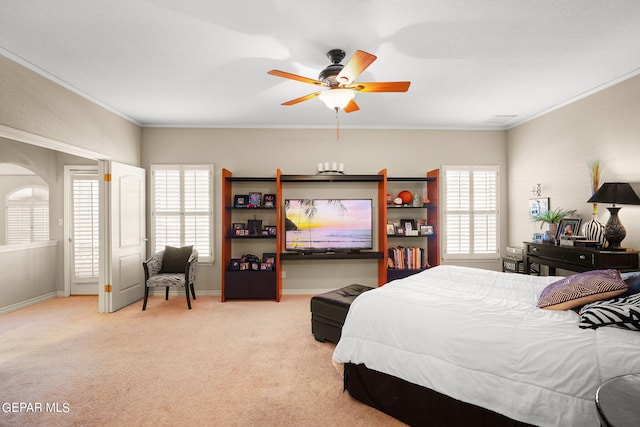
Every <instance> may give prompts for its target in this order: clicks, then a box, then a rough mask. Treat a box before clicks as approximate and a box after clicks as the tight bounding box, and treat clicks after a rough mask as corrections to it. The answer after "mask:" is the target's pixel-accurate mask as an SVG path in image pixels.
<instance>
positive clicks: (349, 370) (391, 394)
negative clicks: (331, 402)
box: [344, 363, 530, 427]
mask: <svg viewBox="0 0 640 427" xmlns="http://www.w3.org/2000/svg"><path fill="white" fill-rule="evenodd" d="M344 389H345V390H347V391H348V392H349V394H350V395H351V397H353V398H354V399H356V400H359V401H360V402H362V403H365V404H366V405H369V406H371V407H373V408H376V409H378V410H380V411H382V412H384V413H385V414H388V415H391V416H392V417H394V418H396V419H398V420H400V421H402V422H404V423H406V424H408V425H410V426H447V427H449V426H461V427H462V426H464V427H467V426H478V427H485V426H486V427H507V426H508V427H516V426H517V427H524V426H530V424H526V423H522V422H519V421H515V420H512V419H510V418H507V417H505V416H504V415H500V414H498V413H496V412H493V411H490V410H488V409H485V408H481V407H479V406H475V405H471V404H469V403H465V402H461V401H459V400H456V399H453V398H451V397H449V396H446V395H444V394H441V393H438V392H435V391H433V390H430V389H428V388H426V387H422V386H419V385H416V384H413V383H410V382H408V381H405V380H403V379H400V378H396V377H394V376H391V375H388V374H384V373H381V372H378V371H374V370H371V369H369V368H367V367H366V366H365V365H362V364H359V365H356V364H352V363H345V364H344ZM496 398H499V397H498V396H496Z"/></svg>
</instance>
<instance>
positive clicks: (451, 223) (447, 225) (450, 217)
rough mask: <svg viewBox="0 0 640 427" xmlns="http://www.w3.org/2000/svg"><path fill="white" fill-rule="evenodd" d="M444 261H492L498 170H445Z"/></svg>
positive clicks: (495, 242) (495, 246)
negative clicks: (484, 259)
mask: <svg viewBox="0 0 640 427" xmlns="http://www.w3.org/2000/svg"><path fill="white" fill-rule="evenodd" d="M443 172H444V173H443V176H444V190H445V195H444V201H445V206H444V210H443V216H444V234H443V235H444V237H443V238H442V240H443V247H444V254H443V256H444V257H449V258H459V259H462V258H465V259H473V258H495V257H497V256H498V255H499V247H498V242H499V239H498V229H499V228H498V224H499V215H498V167H497V166H444V167H443Z"/></svg>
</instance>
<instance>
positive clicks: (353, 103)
mask: <svg viewBox="0 0 640 427" xmlns="http://www.w3.org/2000/svg"><path fill="white" fill-rule="evenodd" d="M359 109H360V107H359V106H358V104H356V101H355V100H354V99H352V100H351V101H349V103H348V104H347V105H346V106H345V107H344V108H343V110H344V112H345V113H353V112H354V111H358V110H359Z"/></svg>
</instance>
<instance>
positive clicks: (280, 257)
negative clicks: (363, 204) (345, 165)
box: [221, 169, 440, 302]
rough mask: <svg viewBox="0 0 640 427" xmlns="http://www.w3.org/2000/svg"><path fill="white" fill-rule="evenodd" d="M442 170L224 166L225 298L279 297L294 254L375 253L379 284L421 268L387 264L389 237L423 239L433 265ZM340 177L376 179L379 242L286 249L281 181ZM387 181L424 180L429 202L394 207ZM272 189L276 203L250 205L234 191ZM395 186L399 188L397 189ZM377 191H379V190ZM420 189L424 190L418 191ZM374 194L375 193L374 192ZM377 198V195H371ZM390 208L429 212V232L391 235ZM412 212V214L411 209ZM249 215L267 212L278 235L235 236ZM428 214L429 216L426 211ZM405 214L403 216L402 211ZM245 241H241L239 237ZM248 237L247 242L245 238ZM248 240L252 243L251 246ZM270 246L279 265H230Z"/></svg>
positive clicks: (327, 181) (341, 256) (410, 182)
mask: <svg viewBox="0 0 640 427" xmlns="http://www.w3.org/2000/svg"><path fill="white" fill-rule="evenodd" d="M439 173H440V172H439V170H438V169H435V170H432V171H429V172H428V173H427V174H426V175H425V176H423V177H399V178H396V177H394V178H389V177H387V170H386V169H383V170H381V171H380V172H378V173H377V174H373V175H340V174H337V175H324V174H318V175H284V174H282V172H281V170H280V169H277V170H276V175H275V177H235V176H233V174H232V173H231V171H229V170H227V169H222V179H223V182H222V200H223V204H224V206H223V208H222V230H223V231H222V234H223V236H224V239H223V242H222V259H221V261H222V265H223V268H222V278H221V291H222V292H221V301H223V302H224V301H226V300H227V299H232V298H242V299H251V298H262V299H273V300H275V301H280V298H281V296H282V278H281V273H280V271H281V262H282V261H296V260H338V259H374V260H377V264H378V286H382V285H384V284H385V283H387V282H388V281H389V280H393V279H395V278H399V277H405V276H407V275H410V274H413V273H416V272H418V271H420V269H411V270H409V269H406V270H405V269H403V270H399V269H389V268H388V267H387V257H388V250H389V243H388V240H389V238H392V239H394V241H397V242H398V243H397V244H398V245H406V244H407V243H414V242H417V244H420V245H422V247H423V248H424V250H426V257H427V262H428V265H429V266H431V267H434V266H436V265H439V264H440V239H439V237H438V232H439V229H440V227H439V213H438V203H439V193H440V192H439V182H438V181H439ZM340 182H350V183H353V182H362V183H367V182H368V183H373V184H375V188H373V189H372V191H373V192H374V194H375V195H377V200H378V203H377V206H374V209H375V208H377V209H376V212H377V225H376V226H375V228H374V237H375V236H377V241H378V247H377V250H373V251H352V252H335V253H334V252H327V253H309V254H303V253H294V252H286V251H284V238H285V235H284V234H285V233H284V229H283V224H284V206H283V205H284V199H283V188H282V187H283V184H286V183H308V184H309V185H318V184H329V185H330V184H332V183H340ZM389 183H392V185H398V183H402V185H403V186H404V185H407V186H409V187H410V188H412V189H416V187H417V186H421V187H424V186H425V185H426V187H427V191H428V196H429V200H430V202H429V203H428V204H426V205H420V206H406V207H395V206H387V203H386V200H387V193H388V191H391V189H390V188H389ZM252 188H253V191H257V192H262V193H263V194H264V193H265V192H270V193H273V194H275V197H276V203H275V206H274V207H273V208H264V207H251V208H238V207H236V206H235V205H234V196H236V195H238V194H247V191H251V189H252ZM393 190H397V189H395V188H394V189H393ZM376 192H377V194H376ZM420 192H421V191H420ZM374 194H372V196H373V195H374ZM371 198H372V199H374V197H371ZM389 211H392V212H394V215H395V214H396V213H399V212H402V215H405V213H409V214H408V215H406V217H410V216H413V215H415V214H416V213H418V214H419V215H421V216H424V217H425V218H427V217H428V220H429V225H430V226H431V227H432V228H433V233H431V234H430V235H428V236H426V235H419V236H388V235H387V222H388V221H389V220H393V219H394V218H397V215H395V216H393V217H390V216H389ZM411 213H413V214H411ZM249 215H254V217H256V216H257V215H260V216H261V217H263V224H264V225H275V226H276V232H275V235H267V236H264V235H253V236H237V235H235V234H234V231H235V230H234V224H236V223H237V222H238V221H242V220H245V219H247V218H248V216H249ZM427 215H428V216H427ZM403 217H405V216H403ZM264 218H267V220H268V221H273V222H272V223H271V224H266V223H264ZM240 242H242V243H240ZM247 242H249V243H247ZM247 245H249V246H247ZM260 248H262V249H263V250H264V249H265V248H266V249H268V251H272V252H274V253H275V258H276V263H275V268H274V269H273V270H270V271H238V270H232V269H231V267H230V264H231V260H232V259H237V258H238V257H239V254H245V253H254V251H250V250H249V249H252V250H254V249H255V251H257V250H258V249H260Z"/></svg>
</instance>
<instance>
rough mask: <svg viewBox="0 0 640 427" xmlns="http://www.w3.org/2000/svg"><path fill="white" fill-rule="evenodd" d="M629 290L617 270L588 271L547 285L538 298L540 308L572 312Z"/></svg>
mask: <svg viewBox="0 0 640 427" xmlns="http://www.w3.org/2000/svg"><path fill="white" fill-rule="evenodd" d="M627 288H628V287H627V284H626V283H625V282H624V280H622V279H621V278H620V273H619V272H618V271H617V270H593V271H586V272H584V273H578V274H574V275H573V276H569V277H564V278H562V279H560V280H558V281H556V282H553V283H551V284H550V285H547V287H546V288H544V289H543V290H542V293H541V294H540V298H538V307H540V308H544V309H547V310H571V309H572V308H576V307H580V306H582V305H585V304H588V303H590V302H594V301H599V300H603V299H607V298H612V297H615V296H618V295H620V294H622V293H624V292H625V291H626V290H627Z"/></svg>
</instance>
